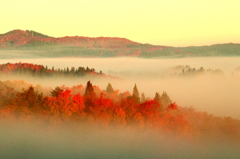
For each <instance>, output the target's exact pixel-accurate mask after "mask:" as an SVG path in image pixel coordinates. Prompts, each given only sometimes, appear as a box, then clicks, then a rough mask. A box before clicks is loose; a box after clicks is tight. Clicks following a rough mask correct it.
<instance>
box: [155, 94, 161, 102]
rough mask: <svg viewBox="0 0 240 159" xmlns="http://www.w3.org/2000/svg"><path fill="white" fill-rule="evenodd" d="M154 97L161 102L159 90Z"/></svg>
mask: <svg viewBox="0 0 240 159" xmlns="http://www.w3.org/2000/svg"><path fill="white" fill-rule="evenodd" d="M154 99H155V100H156V101H158V102H159V103H160V100H161V96H160V94H159V93H158V92H156V94H155V97H154Z"/></svg>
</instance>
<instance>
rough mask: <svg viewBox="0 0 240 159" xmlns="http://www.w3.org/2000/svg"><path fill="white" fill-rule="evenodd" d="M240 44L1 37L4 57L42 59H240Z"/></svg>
mask: <svg viewBox="0 0 240 159" xmlns="http://www.w3.org/2000/svg"><path fill="white" fill-rule="evenodd" d="M239 55H240V44H233V43H228V44H216V45H211V46H198V47H196V46H191V47H171V46H161V45H151V44H141V43H137V42H134V41H131V40H128V39H126V38H117V37H96V38H90V37H82V36H66V37H59V38H55V37H51V36H47V35H44V34H41V33H38V32H35V31H30V30H26V31H24V30H13V31H9V32H7V33H5V34H0V58H41V57H43V58H44V57H141V58H158V57H159V58H160V57H165V58H166V57H167V58H168V57H171V58H172V57H176V58H177V57H203V56H204V57H205V56H239Z"/></svg>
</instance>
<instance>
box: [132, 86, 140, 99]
mask: <svg viewBox="0 0 240 159" xmlns="http://www.w3.org/2000/svg"><path fill="white" fill-rule="evenodd" d="M132 97H133V98H134V99H135V100H136V102H137V103H139V102H140V97H139V92H138V88H137V85H136V84H135V85H134V87H133V94H132Z"/></svg>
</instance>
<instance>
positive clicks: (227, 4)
mask: <svg viewBox="0 0 240 159" xmlns="http://www.w3.org/2000/svg"><path fill="white" fill-rule="evenodd" d="M239 5H240V2H239V1H237V0H231V1H217V3H216V2H215V1H207V0H195V1H189V0H182V1H177V0H172V1H166V0H164V1H158V0H150V1H149V0H143V1H138V2H136V1H134V0H132V1H126V0H123V1H117V2H116V1H111V0H104V1H101V2H100V1H97V0H92V1H76V0H74V1H72V2H71V3H70V2H69V1H66V0H62V1H51V2H49V1H47V0H41V1H39V0H38V1H30V0H22V1H16V0H14V1H3V2H2V4H1V6H0V10H1V11H2V15H7V16H2V19H1V22H2V24H7V25H2V26H1V28H0V32H1V33H5V32H7V31H9V30H13V29H22V30H35V31H37V32H40V33H43V34H47V35H50V36H54V37H62V36H76V35H79V36H89V37H100V36H105V37H124V38H127V39H130V40H132V41H136V42H140V43H150V44H155V45H165V46H199V45H211V44H217V43H230V42H232V43H240V40H239V36H240V32H239V28H240V27H239V26H240V23H239V21H238V15H239V14H240V11H239V8H238V6H239ZM42 8H44V12H43V11H42Z"/></svg>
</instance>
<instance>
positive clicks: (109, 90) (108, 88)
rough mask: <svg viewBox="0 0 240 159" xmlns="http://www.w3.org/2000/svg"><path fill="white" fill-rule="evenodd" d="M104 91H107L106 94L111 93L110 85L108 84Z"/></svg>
mask: <svg viewBox="0 0 240 159" xmlns="http://www.w3.org/2000/svg"><path fill="white" fill-rule="evenodd" d="M106 91H107V92H108V93H111V92H113V88H112V85H111V83H108V85H107V89H106Z"/></svg>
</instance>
